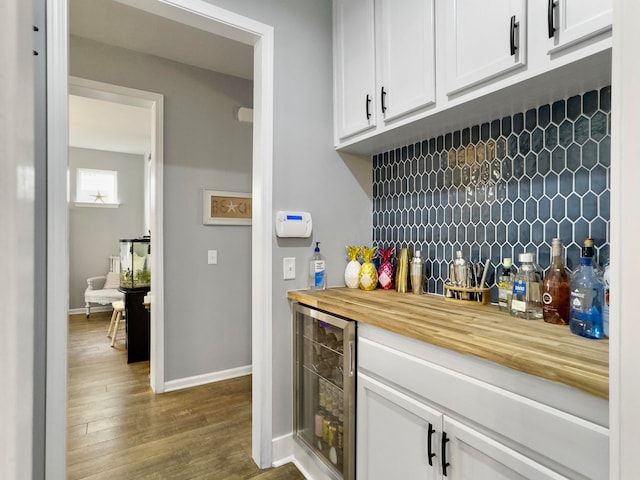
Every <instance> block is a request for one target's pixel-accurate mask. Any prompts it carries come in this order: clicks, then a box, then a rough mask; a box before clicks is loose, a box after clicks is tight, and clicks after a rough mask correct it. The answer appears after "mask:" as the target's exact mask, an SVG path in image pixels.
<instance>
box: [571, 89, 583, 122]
mask: <svg viewBox="0 0 640 480" xmlns="http://www.w3.org/2000/svg"><path fill="white" fill-rule="evenodd" d="M581 113H582V97H580V95H575V96H573V97H569V99H568V100H567V117H568V118H569V119H571V120H575V119H576V118H578V117H579V116H580V114H581Z"/></svg>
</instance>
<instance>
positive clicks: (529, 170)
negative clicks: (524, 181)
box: [524, 152, 538, 178]
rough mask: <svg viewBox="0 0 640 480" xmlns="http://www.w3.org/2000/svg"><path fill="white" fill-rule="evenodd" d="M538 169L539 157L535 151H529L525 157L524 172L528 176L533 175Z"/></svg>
mask: <svg viewBox="0 0 640 480" xmlns="http://www.w3.org/2000/svg"><path fill="white" fill-rule="evenodd" d="M537 171H538V159H537V157H536V155H535V153H533V152H529V154H528V155H527V156H526V157H525V160H524V173H525V175H526V176H527V177H529V178H531V177H533V176H534V175H535V174H536V172H537Z"/></svg>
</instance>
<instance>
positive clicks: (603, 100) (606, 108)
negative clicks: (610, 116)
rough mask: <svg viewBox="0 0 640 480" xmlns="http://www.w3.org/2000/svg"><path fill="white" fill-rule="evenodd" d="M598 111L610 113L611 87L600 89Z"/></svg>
mask: <svg viewBox="0 0 640 480" xmlns="http://www.w3.org/2000/svg"><path fill="white" fill-rule="evenodd" d="M600 110H602V111H603V112H607V113H608V112H610V111H611V86H608V87H604V88H602V89H600Z"/></svg>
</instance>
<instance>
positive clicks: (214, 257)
mask: <svg viewBox="0 0 640 480" xmlns="http://www.w3.org/2000/svg"><path fill="white" fill-rule="evenodd" d="M207 263H208V264H209V265H217V264H218V251H217V250H209V251H207Z"/></svg>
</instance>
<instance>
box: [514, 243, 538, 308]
mask: <svg viewBox="0 0 640 480" xmlns="http://www.w3.org/2000/svg"><path fill="white" fill-rule="evenodd" d="M535 260H536V258H535V254H533V253H521V254H520V255H518V261H519V262H520V269H519V270H518V273H517V274H516V277H515V279H514V282H513V296H512V298H511V315H513V316H514V317H519V318H524V319H526V320H537V319H541V318H542V317H543V315H542V280H541V278H540V273H539V267H537V265H536V263H535Z"/></svg>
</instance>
